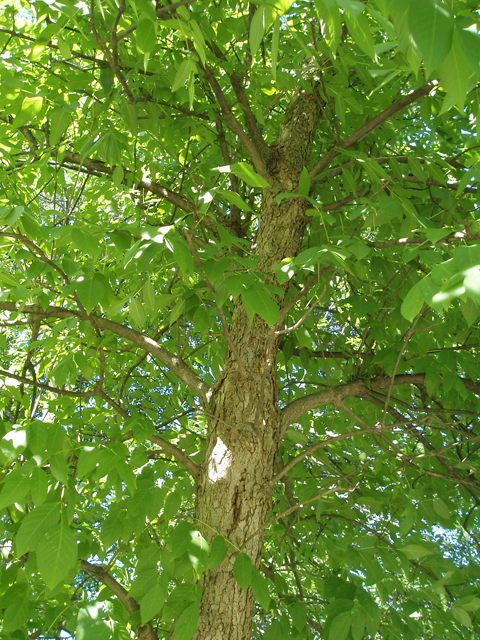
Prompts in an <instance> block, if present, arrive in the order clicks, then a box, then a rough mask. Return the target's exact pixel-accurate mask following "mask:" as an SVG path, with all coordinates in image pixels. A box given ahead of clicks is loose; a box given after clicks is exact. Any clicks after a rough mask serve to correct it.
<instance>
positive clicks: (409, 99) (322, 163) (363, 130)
mask: <svg viewBox="0 0 480 640" xmlns="http://www.w3.org/2000/svg"><path fill="white" fill-rule="evenodd" d="M437 84H438V82H436V81H432V82H428V83H427V84H424V85H423V86H422V87H420V88H419V89H416V91H412V93H409V94H408V95H407V96H405V97H403V98H402V99H401V100H399V101H398V102H395V104H392V106H390V107H388V109H385V110H384V111H382V112H381V113H379V114H378V115H377V116H375V118H372V120H370V121H369V122H366V123H365V124H364V125H363V126H362V127H360V129H357V131H355V133H352V135H351V136H348V138H345V140H342V141H340V142H339V143H338V144H336V145H335V147H334V148H333V149H332V150H331V151H329V152H328V153H327V155H325V156H323V158H322V159H321V160H319V161H318V162H317V164H316V165H315V166H314V167H313V169H312V170H311V171H310V178H314V177H315V176H316V175H318V174H319V173H321V172H322V171H324V170H325V169H326V168H327V167H328V165H329V164H330V163H331V161H332V160H333V159H334V158H336V157H337V156H338V155H340V153H341V152H342V150H343V149H348V148H350V147H351V146H352V145H354V144H355V143H357V142H360V140H362V139H363V138H365V136H367V135H368V134H369V133H371V132H372V131H374V130H375V129H376V128H377V127H379V126H380V125H382V124H383V123H384V122H386V121H387V120H389V119H390V118H391V117H392V116H394V115H395V114H396V113H398V112H399V111H401V110H402V109H404V108H405V107H408V106H409V105H410V104H412V103H414V102H417V100H420V99H421V98H423V97H425V96H426V95H428V94H429V93H430V92H431V91H432V90H433V89H434V88H435V87H436V86H437Z"/></svg>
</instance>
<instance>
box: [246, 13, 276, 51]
mask: <svg viewBox="0 0 480 640" xmlns="http://www.w3.org/2000/svg"><path fill="white" fill-rule="evenodd" d="M273 20H274V14H273V11H272V8H271V7H270V6H269V5H268V4H261V5H260V6H259V7H257V10H256V11H255V13H254V15H253V18H252V21H251V23H250V39H249V40H250V52H251V55H252V57H254V56H255V54H256V53H257V51H258V48H259V47H260V43H261V42H262V40H263V36H264V35H265V32H266V30H267V29H269V28H270V26H271V24H272V22H273Z"/></svg>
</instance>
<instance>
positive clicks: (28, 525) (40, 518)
mask: <svg viewBox="0 0 480 640" xmlns="http://www.w3.org/2000/svg"><path fill="white" fill-rule="evenodd" d="M42 473H44V472H43V471H42ZM59 518H60V505H59V504H58V502H48V503H47V504H43V505H42V506H40V507H36V508H35V509H33V510H32V511H30V513H27V515H26V516H25V518H24V519H23V520H22V524H21V525H20V529H19V530H18V533H17V536H16V538H15V546H16V550H17V556H22V555H23V554H24V553H26V552H27V551H35V549H36V548H37V546H38V544H39V542H40V541H41V539H42V536H44V535H45V534H46V533H47V532H48V531H49V530H50V529H51V528H52V527H54V526H55V525H56V524H57V522H58V520H59Z"/></svg>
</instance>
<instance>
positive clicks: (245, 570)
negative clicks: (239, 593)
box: [233, 553, 253, 591]
mask: <svg viewBox="0 0 480 640" xmlns="http://www.w3.org/2000/svg"><path fill="white" fill-rule="evenodd" d="M252 570H253V564H252V561H251V560H250V558H249V557H248V556H247V554H246V553H239V554H238V556H237V557H236V558H235V562H234V564H233V575H234V576H235V580H236V581H237V582H238V584H239V585H240V586H241V588H242V589H243V590H244V591H246V590H247V589H248V587H249V586H250V584H251V582H252Z"/></svg>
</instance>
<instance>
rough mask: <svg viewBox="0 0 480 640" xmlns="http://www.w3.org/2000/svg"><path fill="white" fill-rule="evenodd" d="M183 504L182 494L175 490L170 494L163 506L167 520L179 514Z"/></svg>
mask: <svg viewBox="0 0 480 640" xmlns="http://www.w3.org/2000/svg"><path fill="white" fill-rule="evenodd" d="M181 504H182V496H181V495H180V494H179V493H177V492H175V491H174V492H172V493H169V494H168V496H167V499H166V500H165V507H164V508H163V517H164V518H165V520H166V521H167V522H168V521H170V520H171V519H172V518H173V517H174V516H176V515H177V513H178V511H179V509H180V505H181Z"/></svg>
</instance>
